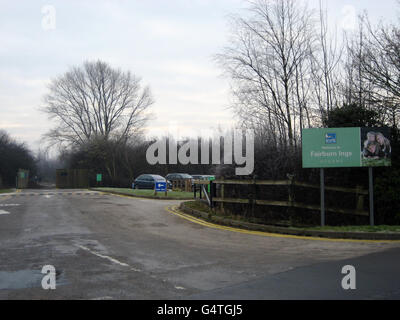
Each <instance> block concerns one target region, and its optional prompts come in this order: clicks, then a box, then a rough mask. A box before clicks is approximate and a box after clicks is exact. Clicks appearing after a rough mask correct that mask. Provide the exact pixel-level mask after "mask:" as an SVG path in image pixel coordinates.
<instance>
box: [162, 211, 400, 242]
mask: <svg viewBox="0 0 400 320" xmlns="http://www.w3.org/2000/svg"><path fill="white" fill-rule="evenodd" d="M165 210H167V211H168V212H170V213H172V214H174V215H176V216H178V217H181V218H183V219H186V220H189V221H191V222H194V223H197V224H200V225H203V226H205V227H208V228H213V229H219V230H225V231H231V232H237V233H244V234H250V235H257V236H263V237H272V238H288V239H299V240H311V241H328V242H361V243H396V242H400V240H358V239H330V238H319V237H306V236H295V235H289V234H279V233H269V232H263V231H251V230H245V229H239V228H234V227H227V226H222V225H219V224H214V223H211V222H207V221H204V220H201V219H198V218H195V217H193V216H191V215H188V214H185V213H183V212H182V211H180V210H179V209H178V207H177V206H173V207H165Z"/></svg>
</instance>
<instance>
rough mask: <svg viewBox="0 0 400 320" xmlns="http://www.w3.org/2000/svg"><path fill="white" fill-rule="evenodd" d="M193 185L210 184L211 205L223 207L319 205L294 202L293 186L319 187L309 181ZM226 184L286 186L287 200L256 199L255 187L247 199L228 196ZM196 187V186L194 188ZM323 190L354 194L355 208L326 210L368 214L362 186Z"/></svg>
mask: <svg viewBox="0 0 400 320" xmlns="http://www.w3.org/2000/svg"><path fill="white" fill-rule="evenodd" d="M194 183H195V185H196V184H199V185H204V184H209V183H210V184H211V192H210V201H211V205H213V203H214V202H215V203H220V204H221V207H222V208H223V205H224V203H237V204H248V205H251V206H253V207H254V205H261V206H276V207H292V208H301V209H309V210H315V211H317V210H320V208H321V207H320V206H319V205H309V204H306V203H301V202H296V201H294V198H295V197H294V187H303V188H312V189H319V188H320V186H319V185H314V184H310V183H304V182H299V181H295V180H294V179H289V180H277V181H273V180H222V179H219V180H214V181H198V180H195V181H194ZM216 185H221V187H220V192H219V193H220V195H219V196H218V197H217V195H216ZM226 185H248V186H250V185H253V186H287V187H288V201H273V200H263V199H257V188H255V189H254V192H252V193H251V194H249V198H248V199H240V198H229V197H225V186H226ZM195 189H196V188H195ZM325 190H328V191H336V192H344V193H352V194H355V196H356V208H355V209H341V208H333V207H327V208H325V210H326V211H329V212H336V213H341V214H351V215H359V216H368V215H369V213H368V212H367V211H365V210H364V197H365V195H368V190H365V189H363V188H362V187H357V188H343V187H333V186H332V187H329V186H326V187H325Z"/></svg>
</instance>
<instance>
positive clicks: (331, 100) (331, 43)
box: [311, 0, 343, 117]
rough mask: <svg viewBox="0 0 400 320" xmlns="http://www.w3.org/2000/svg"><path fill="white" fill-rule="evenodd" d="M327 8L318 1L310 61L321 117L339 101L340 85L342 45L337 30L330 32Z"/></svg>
mask: <svg viewBox="0 0 400 320" xmlns="http://www.w3.org/2000/svg"><path fill="white" fill-rule="evenodd" d="M327 16H328V14H327V10H326V8H324V4H323V2H322V1H321V0H320V2H319V17H318V31H317V38H318V39H317V41H316V45H315V47H314V50H313V52H312V56H313V59H312V61H311V73H312V85H311V88H312V89H311V90H312V91H313V93H312V97H313V102H314V104H315V105H316V106H317V107H318V109H319V111H320V115H321V116H322V117H329V112H330V111H331V110H332V109H334V108H335V107H337V106H338V105H339V104H340V103H341V96H340V93H339V91H338V88H339V87H340V82H341V81H340V72H341V57H342V54H343V46H342V45H341V44H340V43H339V41H338V39H337V32H336V30H335V32H334V33H332V32H330V30H329V28H328V21H327Z"/></svg>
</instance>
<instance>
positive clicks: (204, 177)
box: [192, 174, 215, 180]
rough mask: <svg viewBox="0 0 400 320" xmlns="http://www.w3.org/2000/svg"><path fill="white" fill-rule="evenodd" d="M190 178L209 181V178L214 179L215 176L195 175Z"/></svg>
mask: <svg viewBox="0 0 400 320" xmlns="http://www.w3.org/2000/svg"><path fill="white" fill-rule="evenodd" d="M192 177H193V179H194V180H209V178H214V179H215V176H213V175H208V174H195V175H192Z"/></svg>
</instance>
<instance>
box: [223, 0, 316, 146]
mask: <svg viewBox="0 0 400 320" xmlns="http://www.w3.org/2000/svg"><path fill="white" fill-rule="evenodd" d="M249 11H250V16H249V17H248V18H242V17H234V18H233V19H232V22H233V28H234V32H233V34H234V36H233V38H232V41H231V45H230V46H229V47H227V48H225V50H224V52H223V53H221V54H219V55H217V56H216V59H217V61H218V62H219V64H220V65H221V66H222V67H223V68H224V70H225V71H226V72H227V74H228V75H229V76H230V77H231V78H232V80H233V94H234V97H235V103H234V109H235V111H236V114H237V115H238V116H239V117H240V120H241V121H242V123H244V124H247V125H250V126H254V125H256V126H257V125H261V126H263V125H267V126H268V132H270V133H271V134H272V136H273V140H274V141H275V143H277V144H281V143H283V144H285V145H288V146H290V147H292V146H295V144H296V131H297V132H299V131H300V129H301V128H302V127H303V126H304V125H303V123H300V124H299V123H298V122H299V120H300V122H302V119H303V116H304V115H305V114H307V111H308V110H307V103H306V102H307V95H308V84H307V82H308V81H309V80H310V79H309V77H308V75H307V73H309V62H308V60H309V58H310V51H311V49H310V47H311V46H312V42H313V41H314V40H315V39H314V32H313V26H314V25H313V22H312V11H310V10H308V9H307V7H305V6H302V5H300V4H298V3H297V2H296V1H295V0H270V1H268V0H256V1H251V2H250V7H249Z"/></svg>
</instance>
